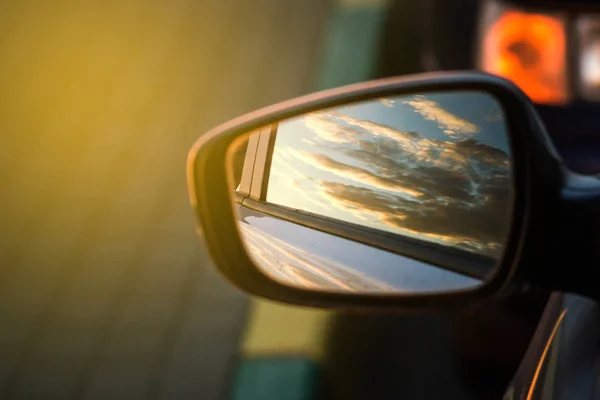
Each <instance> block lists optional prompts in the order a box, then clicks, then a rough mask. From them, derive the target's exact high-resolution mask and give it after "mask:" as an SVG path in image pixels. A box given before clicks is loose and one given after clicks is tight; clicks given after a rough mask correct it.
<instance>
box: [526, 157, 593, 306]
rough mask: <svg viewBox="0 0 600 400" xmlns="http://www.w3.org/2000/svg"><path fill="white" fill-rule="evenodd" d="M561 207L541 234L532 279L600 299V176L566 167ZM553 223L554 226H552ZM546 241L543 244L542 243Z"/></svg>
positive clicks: (555, 287)
mask: <svg viewBox="0 0 600 400" xmlns="http://www.w3.org/2000/svg"><path fill="white" fill-rule="evenodd" d="M559 202H560V206H559V207H557V208H556V209H557V210H560V211H558V212H557V214H556V215H555V216H554V217H553V219H555V221H548V222H547V223H546V224H545V226H546V227H548V226H551V229H548V230H547V232H546V233H545V234H544V235H543V236H542V241H541V242H540V246H539V247H538V252H543V253H544V257H540V258H538V261H537V263H536V265H535V266H533V268H532V269H533V271H535V273H533V274H532V276H531V278H532V281H535V282H536V283H537V282H539V283H541V284H542V285H544V286H547V287H551V288H554V289H559V290H562V291H569V292H576V293H580V294H583V295H586V296H589V297H591V298H594V299H596V300H598V301H600V290H598V284H599V282H598V278H597V276H598V271H597V268H598V267H600V266H599V265H598V264H597V260H598V259H600V177H598V176H589V175H580V174H577V173H575V172H572V171H569V170H567V169H564V171H563V186H562V190H561V193H560V199H559ZM550 224H551V225H550ZM542 243H543V245H541V244H542Z"/></svg>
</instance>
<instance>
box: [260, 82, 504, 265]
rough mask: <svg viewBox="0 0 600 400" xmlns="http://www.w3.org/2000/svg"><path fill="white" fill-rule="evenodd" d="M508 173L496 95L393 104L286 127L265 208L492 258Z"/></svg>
mask: <svg viewBox="0 0 600 400" xmlns="http://www.w3.org/2000/svg"><path fill="white" fill-rule="evenodd" d="M509 172H510V157H509V143H508V137H507V134H506V127H505V123H504V118H503V113H502V110H501V108H500V106H499V105H498V104H497V102H496V100H495V99H494V98H493V97H491V96H490V95H488V94H485V93H481V92H455V93H439V94H427V95H412V96H406V97H395V98H386V99H379V100H372V101H368V102H364V103H359V104H355V105H351V106H346V107H340V108H336V109H330V110H324V111H321V112H316V113H311V114H309V115H306V116H303V117H298V118H294V119H290V120H288V121H285V122H283V123H281V124H280V125H279V129H278V133H277V138H276V143H275V151H274V154H273V162H272V167H271V176H270V181H269V188H268V192H267V201H268V202H272V203H276V204H279V205H284V206H287V207H291V208H295V209H301V210H304V211H310V212H313V213H316V214H321V215H325V216H328V217H332V218H337V219H341V220H344V221H349V222H353V223H356V224H360V225H365V226H369V227H371V228H376V229H380V230H385V231H390V232H395V233H399V234H403V235H408V236H413V237H420V238H423V239H425V240H429V241H435V242H440V243H449V244H452V245H455V246H459V247H462V248H465V249H467V250H471V251H477V252H483V253H485V254H488V255H495V254H497V252H498V251H499V250H500V248H501V243H502V242H503V241H504V235H505V233H506V229H507V225H508V222H507V221H508V218H507V215H508V212H509V208H510V205H509V195H510V173H509ZM492 212H493V213H494V214H495V215H496V216H491V215H490V217H489V218H487V216H488V214H489V213H492ZM498 216H499V217H498ZM482 218H486V219H489V221H487V222H486V224H482V221H481V220H482ZM503 225H506V226H503Z"/></svg>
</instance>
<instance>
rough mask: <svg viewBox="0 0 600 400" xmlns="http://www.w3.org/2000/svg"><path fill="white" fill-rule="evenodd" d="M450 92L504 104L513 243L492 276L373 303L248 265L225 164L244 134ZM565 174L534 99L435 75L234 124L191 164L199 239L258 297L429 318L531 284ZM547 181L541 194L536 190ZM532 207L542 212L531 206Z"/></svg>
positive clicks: (324, 97)
mask: <svg viewBox="0 0 600 400" xmlns="http://www.w3.org/2000/svg"><path fill="white" fill-rule="evenodd" d="M449 90H460V91H462V90H467V91H472V90H475V91H479V92H484V93H488V94H490V95H491V96H493V97H494V98H495V99H496V100H497V101H498V103H499V104H500V105H501V107H502V109H503V111H504V115H505V121H506V125H507V127H508V134H509V136H510V145H511V149H510V150H511V154H512V168H513V202H514V204H513V209H512V221H510V227H509V233H508V238H507V241H506V244H505V247H504V249H503V254H502V256H501V259H500V260H499V264H498V266H497V268H496V269H495V272H494V274H492V275H490V276H489V277H488V278H486V279H485V280H484V281H483V282H482V284H481V285H479V286H476V287H472V288H468V289H464V290H462V289H459V290H455V291H452V292H439V293H431V292H428V293H409V294H382V295H375V296H374V295H367V294H361V293H352V292H350V293H346V292H342V293H338V292H317V291H310V290H305V289H300V288H296V287H292V286H287V285H283V284H282V283H280V282H277V281H275V280H273V279H270V278H269V277H268V276H267V275H265V274H264V273H263V272H262V271H261V269H260V268H258V267H257V266H256V264H255V263H254V262H253V261H252V258H251V257H249V255H248V253H247V248H246V247H245V246H244V243H243V241H242V239H241V237H240V231H239V229H238V226H237V217H236V215H235V212H234V204H233V202H232V194H231V188H230V183H229V182H228V171H227V166H226V162H225V160H226V156H227V152H228V149H229V148H230V146H231V145H232V143H233V142H234V141H235V140H236V139H238V137H240V135H243V134H247V133H248V132H252V131H255V130H256V129H260V128H261V127H264V126H267V125H269V124H273V123H277V122H278V121H281V120H286V119H289V118H293V117H295V116H298V115H302V114H305V113H309V112H314V111H318V110H322V109H326V108H331V107H336V106H342V105H347V104H350V103H356V102H360V101H365V100H369V99H374V98H387V97H390V96H400V95H411V94H417V93H418V94H427V93H431V92H443V91H449ZM566 174H568V171H566V169H565V168H564V166H563V164H562V161H561V159H560V157H559V156H558V154H557V153H556V150H555V149H554V146H553V144H552V143H551V141H550V139H549V137H548V135H547V134H546V132H545V131H544V128H543V126H542V124H541V122H540V120H539V118H538V116H537V114H536V112H535V109H534V107H533V105H532V103H531V102H530V100H529V99H528V98H527V97H526V96H525V95H524V94H523V93H522V92H521V91H520V90H519V89H518V88H517V87H516V86H515V85H514V84H512V83H511V82H509V81H507V80H504V79H502V78H499V77H496V76H492V75H488V74H485V73H478V72H466V73H460V72H454V73H435V74H422V75H415V76H406V77H400V78H389V79H382V80H376V81H371V82H365V83H360V84H355V85H350V86H345V87H341V88H337V89H332V90H327V91H323V92H319V93H315V94H311V95H308V96H304V97H299V98H296V99H293V100H289V101H286V102H282V103H279V104H276V105H274V106H271V107H267V108H264V109H262V110H258V111H256V112H253V113H250V114H247V115H245V116H242V117H239V118H236V119H234V120H232V121H229V122H227V123H225V124H222V125H220V126H218V127H216V128H215V129H213V130H211V131H209V132H208V133H206V134H204V135H203V136H202V137H201V138H200V139H199V140H198V141H197V142H196V143H195V144H194V146H193V148H192V150H191V151H190V154H189V158H188V183H189V187H190V201H191V204H192V207H193V208H194V211H195V213H196V217H197V221H198V225H199V228H200V229H199V233H200V235H201V236H202V237H203V238H204V241H205V242H206V244H207V246H208V250H209V253H210V254H211V256H212V258H213V260H214V261H215V264H216V265H217V267H218V268H219V270H220V271H221V272H222V273H223V274H224V275H225V277H226V278H228V279H229V280H230V281H231V282H233V283H234V284H235V285H236V286H238V287H239V288H241V289H242V290H244V291H246V292H249V293H251V294H253V295H257V296H261V297H265V298H269V299H271V300H276V301H283V302H287V303H292V304H299V305H307V306H315V307H344V308H354V309H356V308H389V307H407V308H412V309H431V308H447V307H457V306H462V305H466V304H469V303H472V302H474V301H477V300H478V299H482V298H485V297H489V296H492V295H494V294H497V293H499V292H501V291H509V290H512V289H515V288H519V287H520V285H521V284H522V283H523V282H525V281H527V280H528V279H529V278H530V277H529V274H528V272H527V268H526V267H524V264H525V263H526V262H531V261H532V260H534V259H535V257H536V254H537V252H539V251H540V249H542V248H543V247H544V242H545V238H546V235H548V234H549V232H547V231H548V229H547V228H548V227H549V225H548V223H547V222H548V218H551V215H552V212H553V209H554V208H555V207H556V206H557V205H558V204H560V202H561V201H562V195H561V193H562V189H563V183H564V182H565V175H566ZM540 182H543V185H540V184H539V183H540ZM533 204H535V205H536V207H533Z"/></svg>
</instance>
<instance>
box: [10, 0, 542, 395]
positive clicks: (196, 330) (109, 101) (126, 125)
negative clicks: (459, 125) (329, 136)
mask: <svg viewBox="0 0 600 400" xmlns="http://www.w3.org/2000/svg"><path fill="white" fill-rule="evenodd" d="M450 3H452V4H450ZM418 4H421V5H418ZM417 7H424V8H422V10H425V11H426V12H427V13H429V15H431V16H432V18H430V19H427V20H420V19H419V18H417V17H415V16H416V15H421V14H419V12H418V10H417ZM476 7H477V2H476V1H464V2H458V3H457V2H447V1H444V2H440V1H434V0H420V1H419V2H412V1H402V0H398V1H392V0H387V1H386V0H287V1H277V0H251V1H246V0H244V1H241V0H240V1H236V0H168V1H167V0H146V1H139V0H120V1H96V0H88V1H83V2H81V1H80V2H68V1H62V0H55V1H52V2H42V1H30V0H22V1H3V2H1V3H0V15H1V17H0V19H1V23H0V93H1V95H2V97H1V100H0V163H1V166H2V177H3V178H2V179H1V180H0V199H1V200H0V201H1V208H0V224H1V226H2V230H1V231H0V321H1V323H2V325H1V326H2V327H1V328H0V398H2V399H38V398H39V399H54V398H56V399H75V398H77V399H80V398H81V399H83V398H84V399H192V398H194V399H196V398H199V399H206V400H210V399H230V398H231V399H236V400H241V399H298V400H301V399H307V400H308V399H317V398H336V399H337V398H339V399H367V398H378V399H386V398H405V399H412V398H414V399H417V398H418V399H427V398H440V397H443V398H446V399H452V398H461V399H470V398H482V397H484V398H489V397H500V396H501V395H502V392H503V390H504V388H505V386H506V384H507V383H508V381H509V380H510V378H511V376H512V374H513V373H514V371H515V369H516V367H517V365H518V362H519V360H520V357H521V355H522V354H523V351H524V349H525V347H526V345H527V343H528V340H529V337H530V335H531V333H532V331H533V329H534V327H535V323H536V319H535V316H537V315H539V312H540V310H541V308H542V307H543V304H544V301H545V295H544V294H540V295H539V296H534V297H533V298H532V297H531V296H529V297H527V298H524V299H520V298H518V297H517V298H515V299H512V300H511V301H510V302H509V303H502V304H490V305H483V306H482V307H480V308H478V309H476V310H465V312H463V313H461V314H460V315H458V314H457V315H428V316H417V315H372V314H371V315H366V314H365V315H360V314H342V313H333V312H326V311H320V310H310V309H304V308H299V307H288V306H282V305H277V304H273V303H269V302H264V301H258V300H254V299H250V298H248V297H246V296H245V295H243V294H242V293H241V292H239V291H237V290H236V289H234V288H233V287H232V286H230V285H229V284H228V283H227V282H225V281H224V280H223V279H222V277H221V276H219V275H218V274H217V273H216V271H215V269H214V268H213V267H212V266H211V263H210V261H209V258H208V256H207V254H206V252H205V249H204V247H203V245H202V244H201V243H200V241H199V240H198V238H197V236H196V234H195V227H194V220H193V216H192V212H191V209H190V207H189V204H188V197H187V188H186V179H185V163H186V156H187V151H188V149H189V148H190V146H191V145H192V143H193V142H194V141H195V139H197V138H198V137H199V136H200V135H201V134H202V133H203V132H205V131H206V130H208V129H209V128H211V127H213V126H214V125H216V124H218V123H220V122H223V121H225V120H227V119H229V118H232V117H234V116H236V115H238V114H241V113H244V112H247V111H250V110H252V109H255V108H257V107H260V106H264V105H267V104H270V103H274V102H278V101H281V100H284V99H287V98H290V97H294V96H297V95H300V94H304V93H307V92H312V91H315V90H318V89H324V88H328V87H334V86H339V85H342V84H346V83H351V82H357V81H361V80H365V79H371V78H376V77H382V76H392V75H399V74H405V73H411V72H418V71H422V70H424V69H430V70H441V69H463V68H471V64H470V63H471V54H472V48H470V47H469V46H468V45H464V44H465V43H467V40H466V39H465V38H469V37H472V36H473V34H474V32H475V28H476V21H475V20H474V19H473V18H472V15H474V14H473V13H474V12H475V11H476ZM467 17H469V18H467ZM427 21H434V22H435V26H431V27H430V28H431V29H429V28H428V29H429V30H428V31H430V32H434V31H435V32H436V33H435V35H433V34H432V36H431V37H425V39H423V40H428V43H429V46H430V47H428V48H431V49H438V50H439V51H438V52H437V54H438V56H437V57H432V56H431V54H429V53H428V52H427V51H425V52H423V51H420V50H419V49H422V48H423V42H422V41H419V40H416V39H415V38H416V37H417V36H416V33H415V32H416V31H415V29H416V27H417V26H419V24H430V23H431V22H427ZM450 31H452V32H454V33H455V34H454V35H448V34H447V32H450ZM457 44H462V45H461V46H458V45H457ZM531 316H534V318H533V319H532V318H531Z"/></svg>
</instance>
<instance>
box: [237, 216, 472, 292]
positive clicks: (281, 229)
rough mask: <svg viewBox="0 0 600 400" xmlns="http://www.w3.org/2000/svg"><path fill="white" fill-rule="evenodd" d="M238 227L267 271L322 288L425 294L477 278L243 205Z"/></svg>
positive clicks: (458, 286) (464, 284) (299, 284)
mask: <svg viewBox="0 0 600 400" xmlns="http://www.w3.org/2000/svg"><path fill="white" fill-rule="evenodd" d="M238 207H239V215H240V222H241V224H240V229H241V232H242V235H243V237H244V239H245V241H246V242H245V243H246V245H247V246H248V247H249V250H250V253H251V254H252V255H253V256H254V257H256V258H258V259H259V260H260V261H259V262H258V263H257V264H258V265H260V266H261V267H265V269H268V271H269V275H270V276H271V277H272V278H274V279H277V280H279V281H281V282H288V283H291V284H293V285H294V286H297V287H300V288H307V289H319V290H324V291H348V290H353V291H370V292H396V293H397V292H415V291H418V292H423V291H438V290H439V291H441V290H448V289H449V288H452V289H461V288H468V287H473V286H475V285H477V284H478V283H479V280H477V279H475V278H471V277H469V276H466V275H462V274H459V273H456V272H452V271H450V270H446V269H443V268H438V267H435V266H431V265H429V264H427V263H423V262H419V261H417V260H414V259H412V258H408V257H404V256H401V255H398V254H395V253H392V252H389V251H386V250H381V249H377V248H374V247H371V246H368V245H365V244H362V243H358V242H354V241H352V240H348V239H345V238H343V237H339V236H335V235H332V234H328V233H325V232H320V231H318V230H315V229H312V228H309V227H306V226H302V225H299V224H296V223H293V222H290V221H286V220H284V219H281V218H277V217H274V216H271V215H268V214H265V213H262V212H260V211H256V210H253V209H251V208H248V207H245V206H243V205H240V206H238Z"/></svg>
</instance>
